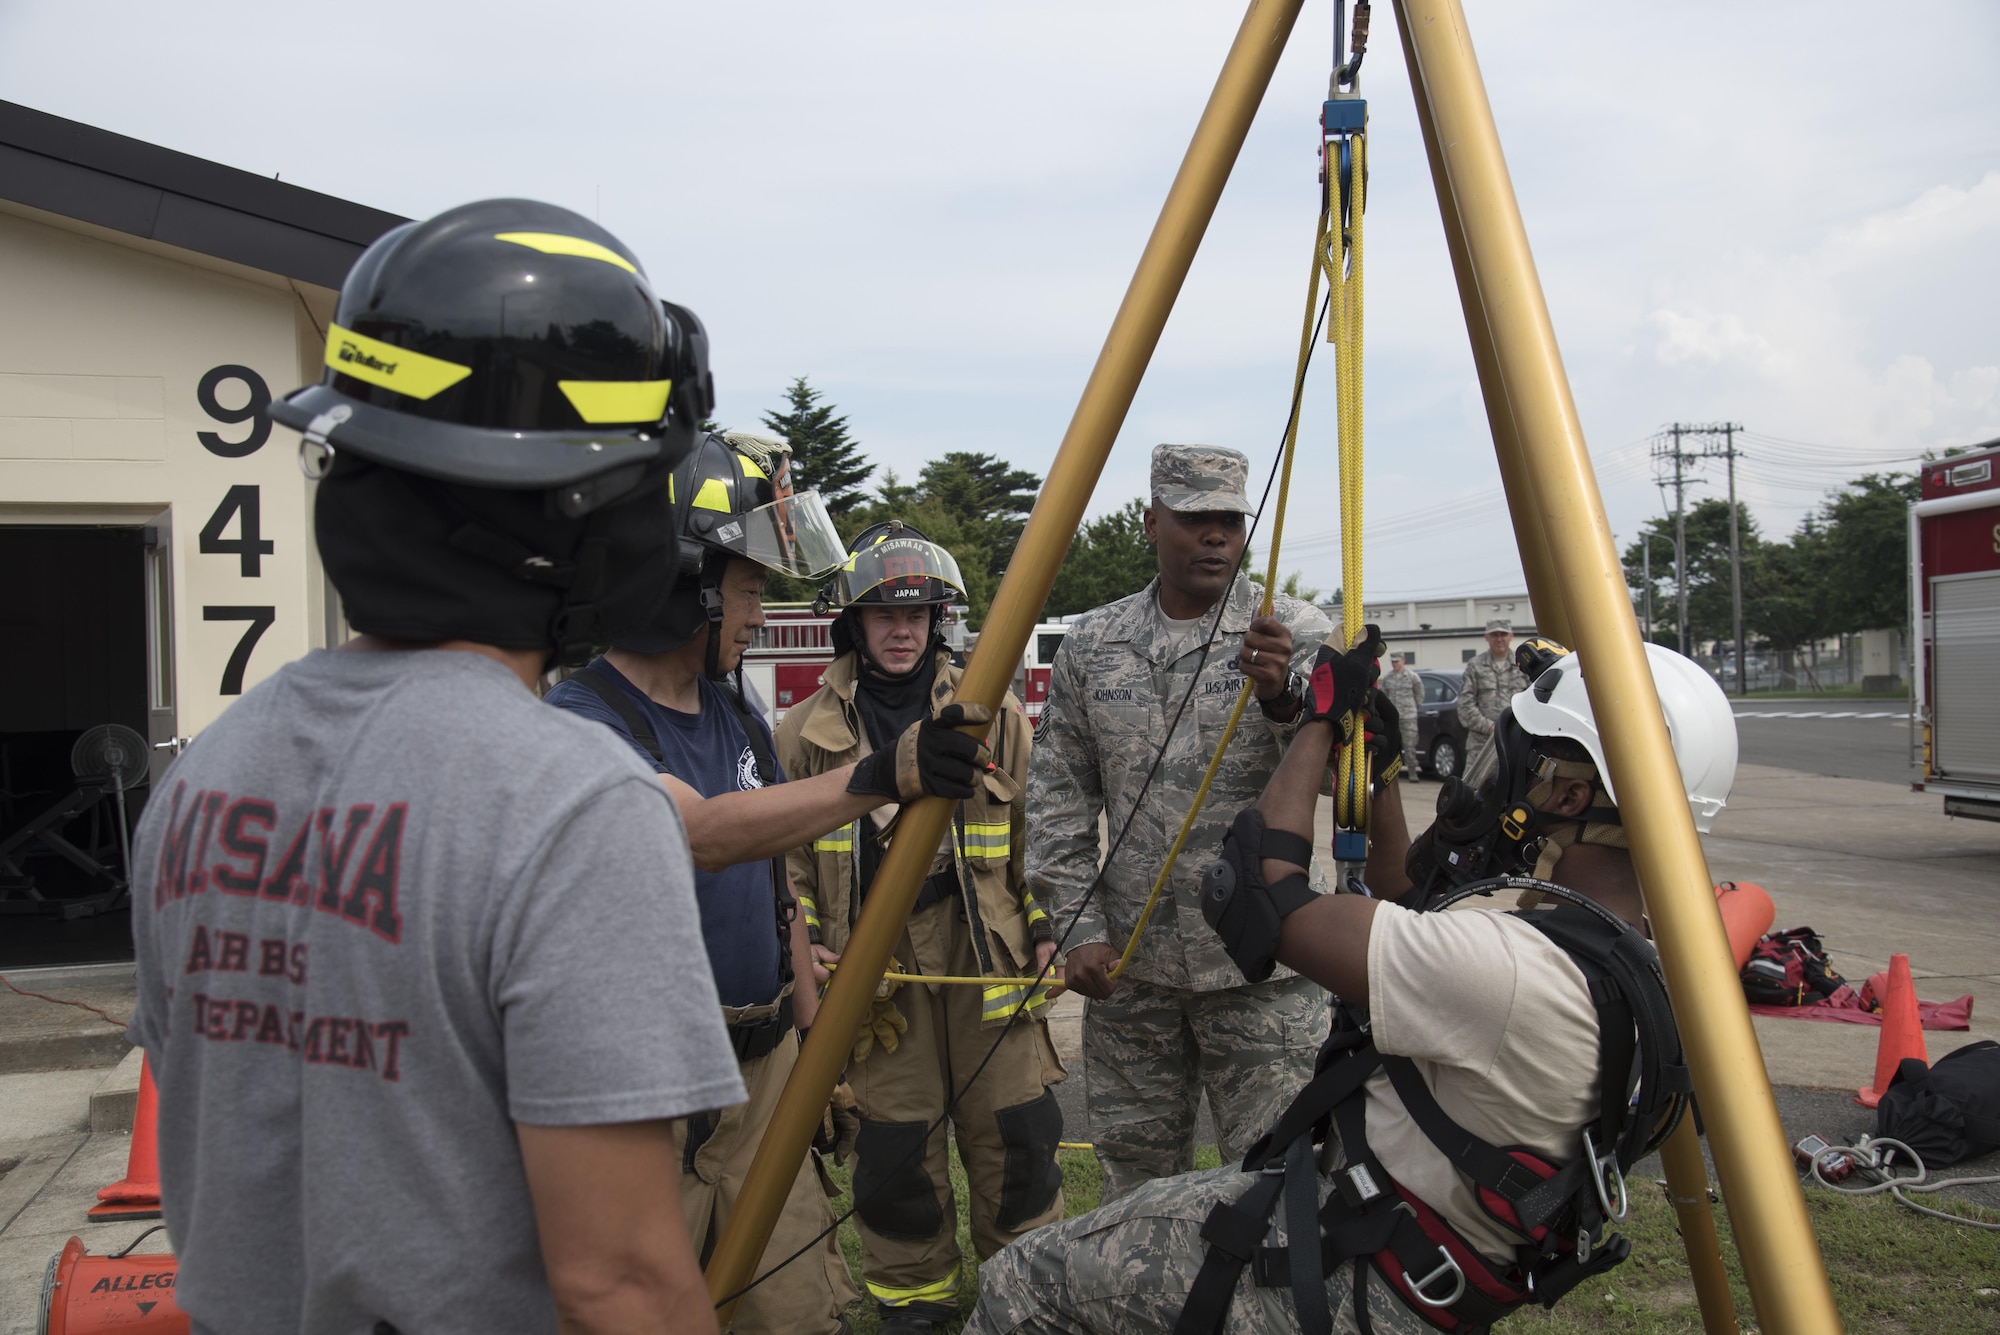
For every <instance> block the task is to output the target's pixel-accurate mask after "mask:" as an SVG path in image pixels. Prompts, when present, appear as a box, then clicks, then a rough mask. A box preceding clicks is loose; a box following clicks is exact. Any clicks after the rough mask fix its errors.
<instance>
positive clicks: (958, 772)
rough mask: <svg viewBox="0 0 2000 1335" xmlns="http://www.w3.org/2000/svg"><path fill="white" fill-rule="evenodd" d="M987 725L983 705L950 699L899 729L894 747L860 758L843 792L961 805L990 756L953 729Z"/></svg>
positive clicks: (988, 719) (986, 767)
mask: <svg viewBox="0 0 2000 1335" xmlns="http://www.w3.org/2000/svg"><path fill="white" fill-rule="evenodd" d="M992 722H993V711H992V710H990V709H988V708H987V707H986V706H985V705H979V704H970V703H966V704H960V703H959V702H957V701H953V702H952V703H951V704H948V705H946V706H945V707H944V708H943V709H940V710H939V711H938V712H937V717H936V718H927V719H924V720H922V721H921V722H918V723H912V724H911V725H910V726H909V727H908V728H905V729H904V730H903V735H902V736H901V737H898V738H897V739H896V744H895V745H894V746H885V747H883V748H882V749H881V750H879V751H876V752H874V753H872V754H870V755H867V756H863V757H862V758H861V760H860V762H859V763H858V764H856V765H855V767H854V776H853V777H852V778H850V779H849V780H848V781H847V791H848V792H850V793H867V794H872V795H874V796H877V797H885V798H887V799H889V800H890V801H891V802H914V801H916V800H917V799H918V798H920V797H949V798H951V799H952V800H953V801H959V802H962V801H964V800H965V799H966V798H968V797H971V796H972V794H973V789H974V787H975V785H977V784H978V782H979V778H980V776H981V775H982V774H986V773H989V772H991V770H992V769H993V757H992V755H991V753H990V752H988V751H987V749H986V743H985V742H983V741H981V740H979V739H978V738H976V737H968V736H966V735H965V734H964V733H962V732H959V731H957V729H958V728H959V727H960V726H962V725H964V724H968V723H971V724H977V725H979V726H981V727H984V726H986V725H987V724H990V723H992Z"/></svg>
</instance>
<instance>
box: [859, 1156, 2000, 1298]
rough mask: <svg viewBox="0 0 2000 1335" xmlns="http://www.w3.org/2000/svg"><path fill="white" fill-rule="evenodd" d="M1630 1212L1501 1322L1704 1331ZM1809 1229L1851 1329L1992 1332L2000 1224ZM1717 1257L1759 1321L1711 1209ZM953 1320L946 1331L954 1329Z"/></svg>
mask: <svg viewBox="0 0 2000 1335" xmlns="http://www.w3.org/2000/svg"><path fill="white" fill-rule="evenodd" d="M1060 1157H1061V1163H1062V1170H1063V1201H1064V1204H1065V1206H1066V1207H1067V1210H1068V1213H1069V1214H1070V1215H1072V1216H1074V1215H1078V1214H1082V1213H1083V1212H1084V1211H1086V1210H1090V1209H1093V1208H1094V1207H1095V1206H1096V1205H1097V1198H1098V1193H1099V1192H1100V1190H1102V1188H1103V1184H1104V1179H1103V1175H1102V1173H1101V1172H1100V1171H1099V1169H1098V1166H1097V1160H1096V1157H1095V1156H1093V1155H1092V1154H1091V1153H1090V1152H1089V1151H1087V1150H1063V1151H1061V1156H1060ZM1215 1163H1216V1154H1215V1149H1214V1147H1213V1146H1205V1147H1203V1148H1202V1150H1201V1151H1200V1152H1199V1154H1198V1155H1197V1156H1196V1166H1197V1167H1200V1168H1212V1167H1214V1166H1215ZM951 1173H952V1184H953V1186H954V1188H955V1189H956V1190H957V1193H958V1198H959V1199H960V1200H961V1201H963V1200H964V1199H966V1196H965V1176H964V1173H963V1171H962V1170H961V1169H960V1167H959V1163H958V1156H957V1152H956V1151H954V1152H953V1154H952V1161H951ZM833 1177H834V1181H835V1182H836V1183H837V1184H838V1185H839V1186H840V1188H841V1190H842V1193H843V1194H842V1195H841V1197H840V1198H839V1199H838V1200H837V1201H835V1202H834V1212H835V1213H836V1214H838V1213H841V1212H843V1211H845V1210H846V1209H847V1207H848V1205H849V1204H850V1203H851V1198H850V1197H849V1196H848V1195H847V1194H845V1193H846V1192H847V1191H848V1181H849V1174H848V1170H846V1169H843V1168H834V1169H833ZM1632 1191H1633V1197H1632V1215H1631V1217H1630V1218H1629V1219H1628V1220H1627V1221H1626V1222H1625V1223H1624V1224H1623V1225H1621V1226H1620V1231H1621V1232H1623V1233H1624V1234H1625V1235H1626V1236H1627V1237H1629V1238H1630V1239H1631V1240H1632V1259H1631V1260H1629V1261H1627V1262H1626V1263H1625V1264H1624V1265H1622V1266H1620V1267H1618V1268H1617V1269H1616V1270H1613V1271H1612V1272H1610V1273H1609V1274H1607V1275H1604V1276H1601V1277H1599V1278H1597V1279H1595V1280H1592V1281H1590V1282H1589V1283H1586V1284H1583V1285H1580V1286H1578V1288H1577V1289H1576V1290H1575V1291H1574V1292H1572V1293H1571V1294H1570V1295H1569V1296H1568V1297H1566V1298H1565V1299H1563V1301H1562V1303H1561V1305H1560V1306H1558V1307H1557V1308H1556V1309H1555V1310H1554V1311H1553V1312H1549V1311H1544V1310H1543V1309H1541V1308H1538V1307H1537V1308H1530V1309H1528V1310H1527V1311H1524V1312H1522V1313H1520V1314H1519V1315H1517V1316H1515V1317H1513V1318H1511V1319H1509V1320H1508V1321H1507V1322H1505V1323H1504V1324H1503V1326H1502V1327H1501V1329H1504V1330H1507V1331H1511V1332H1516V1333H1517V1335H1529V1332H1546V1333H1547V1335H1572V1333H1573V1332H1585V1331H1588V1332H1592V1333H1593V1335H1701V1330H1702V1325H1701V1309H1700V1308H1699V1306H1697V1304H1696V1303H1695V1298H1694V1284H1693V1281H1692V1280H1690V1279H1689V1278H1688V1268H1687V1258H1686V1256H1685V1254H1684V1253H1683V1252H1682V1250H1681V1241H1680V1235H1679V1233H1678V1232H1677V1231H1676V1229H1675V1226H1674V1214H1673V1209H1672V1207H1670V1206H1669V1205H1668V1204H1667V1201H1666V1197H1665V1196H1664V1195H1663V1194H1662V1192H1661V1191H1660V1189H1659V1188H1658V1187H1656V1186H1654V1185H1653V1184H1652V1183H1651V1182H1644V1183H1642V1182H1640V1181H1638V1180H1637V1179H1634V1181H1633V1183H1632ZM1926 1200H1927V1202H1928V1203H1930V1204H1932V1205H1935V1206H1938V1208H1941V1209H1949V1210H1952V1211H1955V1212H1958V1213H1962V1214H1965V1215H1968V1216H1971V1217H1974V1218H1978V1219H1981V1220H1984V1221H1986V1222H1989V1223H2000V1212H1996V1211H1992V1210H1981V1209H1979V1208H1978V1207H1976V1206H1971V1205H1965V1204H1962V1203H1959V1202H1954V1201H1952V1200H1951V1199H1950V1193H1948V1192H1947V1193H1944V1194H1943V1195H1942V1196H1940V1197H1928V1198H1926ZM1806 1205H1807V1208H1808V1210H1809V1211H1810V1212H1811V1215H1812V1221H1813V1228H1814V1230H1815V1231H1816V1232H1817V1233H1818V1235H1819V1242H1820V1249H1821V1251H1822V1253H1823V1254H1824V1255H1825V1256H1826V1258H1827V1270H1828V1272H1829V1273H1830V1274H1831V1276H1832V1278H1833V1292H1834V1298H1835V1301H1836V1302H1838V1303H1839V1305H1840V1314H1841V1318H1842V1323H1843V1324H1844V1325H1845V1326H1846V1328H1847V1329H1848V1330H1849V1331H1852V1332H1856V1335H1860V1333H1861V1332H1867V1335H1878V1333H1879V1335H1920V1333H1921V1335H1990V1333H1991V1332H1993V1331H1996V1330H2000V1232H1989V1231H1985V1230H1981V1229H1972V1228H1965V1227H1962V1226H1960V1225H1956V1224H1947V1223H1944V1222H1942V1221H1939V1220H1935V1219H1929V1218H1926V1217H1924V1216H1922V1215H1919V1214H1916V1213H1914V1212H1913V1211H1910V1210H1906V1209H1904V1208H1903V1207H1902V1206H1900V1205H1898V1204H1896V1203H1895V1202H1894V1201H1892V1200H1890V1199H1889V1198H1888V1197H1887V1196H1871V1197H1867V1198H1865V1199H1864V1198H1856V1197H1848V1196H1838V1195H1835V1194H1834V1193H1832V1192H1828V1191H1822V1190H1818V1189H1812V1190H1808V1191H1807V1192H1806ZM1716 1226H1717V1228H1718V1229H1719V1230H1720V1232H1721V1234H1722V1252H1723V1260H1724V1262H1725V1264H1726V1265H1727V1266H1728V1269H1729V1276H1730V1286H1731V1288H1732V1289H1733V1290H1734V1291H1735V1294H1736V1312H1737V1320H1738V1321H1739V1322H1740V1323H1741V1325H1742V1328H1743V1330H1744V1331H1745V1332H1746V1335H1747V1333H1748V1332H1752V1331H1754V1330H1755V1329H1756V1316H1755V1312H1754V1309H1753V1308H1752V1307H1751V1305H1750V1293H1749V1290H1747V1289H1746V1288H1744V1286H1743V1276H1742V1273H1741V1271H1740V1270H1739V1269H1738V1267H1737V1265H1736V1257H1735V1252H1734V1250H1733V1248H1732V1246H1731V1243H1730V1234H1729V1219H1728V1215H1727V1212H1726V1211H1722V1210H1718V1211H1717V1216H1716ZM840 1245H841V1249H842V1250H843V1251H844V1252H845V1253H846V1254H847V1264H848V1268H849V1269H850V1270H852V1271H853V1272H854V1276H855V1284H856V1286H857V1287H859V1285H860V1283H861V1279H860V1276H861V1238H860V1235H859V1234H857V1233H856V1232H855V1231H854V1225H853V1223H852V1222H851V1221H850V1222H848V1223H845V1224H842V1225H841V1226H840ZM958 1245H959V1249H960V1250H961V1251H962V1252H963V1253H964V1254H965V1256H966V1257H967V1259H968V1260H969V1259H970V1258H971V1257H972V1254H973V1252H972V1240H971V1237H970V1235H969V1233H968V1231H967V1227H966V1224H965V1222H964V1219H963V1216H962V1215H961V1219H960V1223H959V1229H958ZM976 1297H977V1289H976V1287H975V1282H974V1280H973V1276H972V1274H971V1272H970V1270H969V1269H968V1271H967V1272H966V1273H965V1274H964V1276H963V1278H962V1280H961V1292H960V1294H959V1312H960V1314H961V1320H962V1318H963V1316H964V1315H965V1314H968V1313H970V1312H971V1311H972V1306H973V1302H974V1300H975V1298H976ZM847 1315H848V1321H849V1323H850V1324H851V1325H852V1326H853V1328H854V1332H855V1335H875V1331H876V1328H877V1327H878V1326H879V1325H880V1324H881V1323H880V1320H879V1318H878V1317H877V1315H876V1312H875V1306H874V1304H873V1303H872V1302H870V1301H867V1300H865V1299H864V1300H863V1301H862V1302H861V1303H859V1304H857V1305H856V1306H855V1307H853V1308H850V1309H849V1311H848V1314H847ZM958 1327H959V1323H957V1322H954V1323H952V1324H951V1325H948V1326H946V1327H945V1328H944V1331H943V1333H942V1335H957V1331H958Z"/></svg>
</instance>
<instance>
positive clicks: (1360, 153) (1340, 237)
mask: <svg viewBox="0 0 2000 1335" xmlns="http://www.w3.org/2000/svg"><path fill="white" fill-rule="evenodd" d="M1365 143H1366V137H1365V136H1362V135H1356V136H1354V138H1353V144H1354V156H1353V164H1354V165H1353V171H1352V180H1353V189H1352V191H1351V192H1350V193H1351V196H1352V198H1351V201H1350V202H1349V207H1348V209H1347V210H1346V211H1345V213H1344V214H1343V210H1342V209H1341V207H1340V206H1341V203H1342V201H1341V199H1340V197H1339V196H1340V173H1339V171H1338V170H1337V168H1336V167H1335V165H1334V164H1336V163H1337V161H1338V159H1337V158H1334V159H1332V161H1330V163H1329V170H1328V172H1327V177H1328V184H1327V191H1328V195H1327V202H1328V207H1327V209H1326V210H1324V211H1323V212H1322V213H1321V214H1320V219H1319V227H1318V230H1317V233H1316V235H1315V236H1314V238H1313V263H1312V271H1311V276H1310V278H1309V279H1308V281H1307V284H1306V314H1305V326H1304V328H1303V329H1302V330H1301V331H1300V334H1299V358H1298V365H1297V368H1296V369H1295V370H1294V371H1293V373H1292V402H1293V403H1294V404H1295V405H1296V404H1297V403H1299V402H1300V401H1301V399H1302V396H1303V392H1304V387H1305V375H1306V366H1307V364H1308V362H1309V361H1310V360H1311V357H1312V336H1313V323H1314V317H1315V316H1316V315H1317V313H1318V309H1319V280H1320V275H1321V273H1322V272H1324V273H1325V275H1326V279H1327V284H1328V292H1329V294H1330V296H1331V299H1332V301H1333V305H1334V309H1333V317H1332V319H1330V320H1329V321H1328V324H1327V337H1328V338H1329V339H1331V340H1332V341H1333V343H1334V348H1335V356H1334V365H1335V374H1336V376H1337V377H1338V381H1339V419H1338V422H1339V433H1340V436H1339V439H1340V539H1341V552H1340V558H1341V559H1340V573H1341V580H1342V582H1343V587H1344V596H1343V598H1342V602H1341V633H1342V635H1343V637H1344V638H1345V640H1346V643H1347V644H1349V645H1352V644H1353V643H1354V642H1355V640H1356V639H1357V638H1358V637H1359V636H1360V634H1361V615H1362V606H1361V486H1362V469H1361V342H1362V339H1361V328H1362V321H1361V317H1362V286H1361V218H1362V206H1363V203H1364V199H1365V196H1366V190H1365V188H1364V181H1365V177H1366V167H1367V154H1366V152H1365V149H1364V147H1363V146H1364V144H1365ZM1343 217H1344V218H1345V229H1344V233H1337V232H1336V230H1335V229H1336V228H1338V227H1340V225H1341V220H1342V219H1343ZM1336 243H1338V244H1336ZM1343 258H1344V259H1345V261H1346V262H1345V264H1343ZM1299 417H1300V414H1299V413H1298V412H1296V411H1294V412H1293V414H1292V416H1291V420H1290V421H1289V422H1287V423H1286V425H1285V449H1284V461H1283V464H1282V466H1281V467H1280V470H1279V474H1278V509H1277V513H1276V515H1275V516H1274V517H1273V519H1272V522H1271V556H1270V559H1269V560H1268V561H1267V562H1266V563H1265V567H1264V601H1263V605H1262V607H1261V608H1260V609H1259V610H1260V614H1261V615H1264V616H1269V615H1270V614H1271V608H1272V604H1273V599H1274V597H1275V594H1276V590H1277V587H1278V555H1279V550H1280V548H1281V547H1282V546H1283V544H1284V537H1285V507H1286V504H1287V502H1288V501H1289V500H1290V498H1291V489H1292V459H1293V456H1294V455H1295V454H1296V452H1297V448H1298V439H1299ZM1251 694H1252V691H1251V687H1250V682H1249V681H1248V680H1247V679H1246V680H1245V681H1244V683H1243V689H1242V690H1241V691H1239V692H1237V695H1236V704H1235V707H1234V708H1232V709H1231V710H1230V711H1229V721H1228V722H1227V723H1226V724H1224V725H1223V729H1222V740H1221V741H1219V742H1218V743H1216V747H1215V754H1214V755H1213V756H1211V757H1209V761H1208V768H1207V770H1205V771H1204V772H1203V773H1202V776H1201V786H1200V787H1198V788H1196V789H1195V794H1194V801H1193V802H1192V803H1191V804H1190V805H1189V807H1188V811H1187V815H1186V816H1185V817H1184V818H1182V820H1181V827H1180V830H1179V831H1178V832H1177V833H1176V834H1175V835H1174V842H1173V845H1172V846H1171V847H1170V848H1168V849H1167V857H1166V861H1165V862H1163V863H1161V864H1160V871H1159V874H1158V875H1157V876H1155V877H1154V878H1153V887H1152V889H1151V890H1150V891H1149V892H1148V893H1147V895H1146V903H1145V906H1144V907H1143V908H1141V909H1140V910H1139V921H1138V922H1137V923H1136V924H1135V925H1134V926H1133V928H1132V935H1131V936H1130V937H1129V938H1128V939H1127V940H1126V942H1125V949H1124V950H1123V951H1122V952H1120V954H1119V956H1118V963H1117V964H1115V965H1113V966H1112V969H1111V975H1112V977H1114V978H1115V977H1117V976H1119V975H1120V974H1122V973H1124V972H1125V966H1126V965H1128V964H1130V963H1131V962H1132V956H1133V955H1134V954H1135V953H1137V951H1138V949H1139V938H1140V937H1142V936H1144V935H1145V932H1146V924H1147V923H1148V922H1150V921H1151V920H1152V917H1153V910H1154V909H1156V908H1157V907H1159V903H1160V896H1161V894H1162V893H1163V892H1164V891H1165V889H1166V885H1167V880H1168V878H1169V877H1171V876H1172V875H1173V871H1174V864H1175V863H1177V862H1178V861H1179V860H1180V855H1181V849H1182V848H1183V847H1184V846H1185V845H1186V844H1187V839H1188V835H1189V834H1190V833H1192V832H1193V830H1194V823H1195V820H1196V819H1197V818H1198V817H1199V816H1200V815H1201V809H1202V806H1203V805H1204V804H1205V803H1206V802H1207V801H1208V790H1209V787H1210V786H1211V785H1212V784H1213V783H1214V782H1215V776H1216V773H1217V772H1218V771H1219V770H1220V769H1221V768H1222V758H1223V756H1224V755H1225V754H1226V753H1227V752H1228V750H1229V743H1230V742H1231V741H1232V740H1233V739H1234V738H1235V736H1236V728H1237V725H1238V724H1239V723H1240V722H1241V721H1242V719H1243V710H1244V707H1245V706H1247V705H1248V704H1249V703H1250V696H1251ZM1361 726H1362V716H1361V714H1360V713H1358V712H1357V713H1354V714H1350V715H1348V717H1347V720H1346V723H1345V731H1346V735H1347V736H1348V737H1349V738H1358V737H1359V736H1360V734H1361ZM1334 802H1335V812H1336V818H1337V819H1338V820H1339V823H1340V825H1341V827H1342V828H1343V829H1350V830H1360V829H1366V828H1367V824H1368V764H1367V756H1366V753H1365V751H1364V749H1363V748H1362V747H1360V746H1344V747H1342V748H1341V751H1340V770H1339V782H1338V784H1337V786H1336V792H1335V795H1334ZM828 967H833V966H828ZM882 976H883V977H884V978H888V979H893V980H894V981H896V982H899V983H947V984H959V985H961V986H979V987H989V986H994V985H1000V986H1005V985H1009V984H1011V985H1013V986H1017V987H1032V986H1033V985H1035V984H1036V983H1040V982H1046V981H1048V980H1047V979H1044V978H953V977H945V976H941V975H936V974H915V973H885V974H883V975H882Z"/></svg>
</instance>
